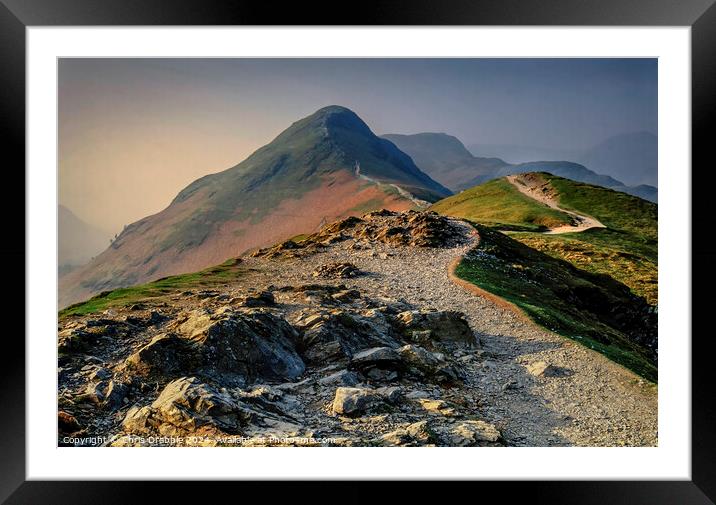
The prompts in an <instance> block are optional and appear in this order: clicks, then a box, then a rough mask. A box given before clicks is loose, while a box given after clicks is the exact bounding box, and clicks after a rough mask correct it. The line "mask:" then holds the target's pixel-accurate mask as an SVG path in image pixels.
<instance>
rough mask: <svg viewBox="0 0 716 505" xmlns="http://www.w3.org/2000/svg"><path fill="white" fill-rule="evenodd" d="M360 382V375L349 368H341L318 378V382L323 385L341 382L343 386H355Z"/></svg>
mask: <svg viewBox="0 0 716 505" xmlns="http://www.w3.org/2000/svg"><path fill="white" fill-rule="evenodd" d="M359 382H360V379H359V378H358V375H357V374H356V373H355V372H351V371H349V370H341V371H339V372H335V373H332V374H331V375H327V376H326V377H322V378H321V379H319V380H318V383H319V384H320V385H322V386H331V385H336V384H340V385H342V386H355V385H356V384H358V383H359Z"/></svg>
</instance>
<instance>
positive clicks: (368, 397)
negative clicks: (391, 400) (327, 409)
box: [333, 387, 383, 416]
mask: <svg viewBox="0 0 716 505" xmlns="http://www.w3.org/2000/svg"><path fill="white" fill-rule="evenodd" d="M382 403H383V397H382V396H381V395H380V394H379V393H377V392H376V391H374V390H370V389H366V388H348V387H341V388H338V389H336V395H335V397H334V398H333V413H334V414H337V415H345V416H357V415H361V414H364V413H366V412H368V411H369V410H373V409H375V408H376V407H378V406H380V405H381V404H382Z"/></svg>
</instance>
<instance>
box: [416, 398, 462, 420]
mask: <svg viewBox="0 0 716 505" xmlns="http://www.w3.org/2000/svg"><path fill="white" fill-rule="evenodd" d="M417 401H418V404H419V405H420V406H421V407H422V408H423V409H425V410H426V411H427V412H429V413H431V414H439V415H441V416H447V417H452V416H455V415H457V412H456V411H455V409H454V408H453V407H451V406H450V405H449V404H448V403H447V402H446V401H445V400H439V399H430V398H418V399H417Z"/></svg>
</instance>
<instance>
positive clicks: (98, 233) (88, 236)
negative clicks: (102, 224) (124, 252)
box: [57, 205, 110, 275]
mask: <svg viewBox="0 0 716 505" xmlns="http://www.w3.org/2000/svg"><path fill="white" fill-rule="evenodd" d="M57 228H58V244H57V265H58V270H59V274H60V275H64V274H66V273H67V272H69V271H71V270H73V269H75V268H77V267H78V266H81V265H84V264H85V263H87V262H89V261H90V260H91V259H92V258H93V257H94V256H96V255H98V254H99V253H101V252H102V251H103V250H104V249H106V248H107V245H108V244H109V239H110V234H109V233H107V232H105V231H102V230H100V229H99V228H97V227H95V226H92V225H90V224H88V223H86V222H85V221H83V220H82V219H80V218H79V217H77V216H76V215H75V214H74V213H73V212H72V211H71V210H70V209H68V208H67V207H65V206H64V205H59V206H58V207H57Z"/></svg>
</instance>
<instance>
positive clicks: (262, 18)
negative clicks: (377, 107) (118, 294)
mask: <svg viewBox="0 0 716 505" xmlns="http://www.w3.org/2000/svg"><path fill="white" fill-rule="evenodd" d="M714 1H715V0H531V1H530V0H460V1H453V0H442V1H440V2H430V1H428V0H413V1H392V2H390V1H384V2H366V1H364V2H360V3H356V4H351V5H354V7H355V8H349V7H350V5H348V4H341V5H339V4H337V3H323V2H312V3H310V4H307V3H304V2H294V3H284V4H281V6H280V8H279V7H277V4H273V3H269V2H256V1H254V2H249V1H240V2H237V1H233V2H231V1H209V0H193V1H192V0H103V1H102V0H0V62H1V63H2V64H1V65H0V128H1V129H2V131H1V132H0V144H1V145H2V153H3V160H4V161H5V163H4V165H5V166H4V170H3V174H2V177H3V179H2V180H3V182H4V188H5V193H4V194H5V196H4V197H3V207H4V208H3V211H4V213H3V215H4V216H5V217H6V219H5V220H4V221H5V222H4V227H3V228H4V231H5V233H6V235H5V236H6V237H8V240H6V241H5V243H4V244H3V247H2V248H0V255H1V259H2V262H3V263H2V264H3V265H5V266H6V272H5V281H6V284H5V285H6V289H7V290H9V291H10V293H9V294H10V295H11V296H10V297H9V300H8V301H7V302H6V304H5V312H6V321H5V322H6V325H4V329H5V332H4V333H5V334H4V338H3V343H2V350H3V356H4V358H5V359H3V362H2V365H0V376H1V377H2V380H1V381H0V423H1V424H2V431H0V502H3V503H8V504H20V503H23V504H24V503H33V504H35V503H37V504H41V503H52V504H62V503H75V504H77V503H97V502H100V500H101V502H102V503H125V502H128V501H133V502H141V501H143V498H147V499H150V497H151V496H152V495H153V494H154V493H151V492H150V493H148V491H159V492H161V493H162V497H163V500H162V501H167V502H169V501H171V502H174V503H188V502H197V501H198V500H203V501H205V500H206V499H212V498H211V496H214V497H217V498H218V496H219V495H224V494H225V493H228V496H231V493H238V492H240V493H241V495H240V496H242V497H248V496H251V495H255V494H256V495H258V496H260V495H261V493H269V494H265V496H267V497H268V496H270V497H271V498H270V501H274V500H275V501H278V499H280V495H278V494H275V493H277V492H278V491H280V492H281V494H284V493H285V495H286V496H294V497H295V496H306V497H307V498H308V497H309V495H308V494H307V492H306V489H305V487H306V484H305V483H297V482H294V483H287V484H284V485H283V486H282V487H280V488H278V489H277V488H276V486H275V485H274V484H270V483H246V482H242V483H232V482H224V483H214V482H212V483H203V484H198V483H180V482H172V483H166V482H164V483H160V482H156V483H155V482H143V483H132V482H96V481H95V482H75V481H72V482H60V481H48V482H39V481H26V479H25V380H26V376H27V374H30V373H32V371H31V370H26V369H25V346H24V341H23V339H22V338H21V335H24V317H22V316H21V314H24V313H25V310H24V309H25V307H26V305H25V303H32V300H27V301H25V297H24V293H25V290H24V287H23V288H20V286H24V281H25V279H24V278H23V273H25V274H26V273H27V270H25V272H23V271H22V269H21V268H19V265H23V264H25V258H26V256H25V252H26V251H25V240H24V237H25V220H24V219H21V217H20V216H21V214H22V210H21V209H24V208H25V206H24V198H25V192H24V188H25V177H24V170H23V168H22V167H24V164H25V142H24V141H25V40H26V39H25V37H26V32H25V28H26V27H29V26H83V25H104V26H106V25H286V24H306V25H374V24H375V25H597V26H608V25H623V26H690V27H691V36H692V165H693V166H701V165H704V168H700V169H699V170H691V173H690V174H689V170H688V168H686V167H672V168H671V169H680V170H683V171H684V176H685V177H688V176H689V175H690V176H691V178H692V216H693V219H692V232H693V233H692V243H691V248H692V265H691V266H692V272H696V273H697V275H693V276H692V278H693V281H692V328H693V329H692V333H693V337H692V340H691V345H692V399H691V404H692V432H691V436H692V447H691V454H692V479H693V480H691V481H674V482H672V481H640V482H628V481H588V482H538V481H523V482H477V483H469V485H470V486H471V489H470V490H466V489H458V490H455V491H457V492H460V491H464V492H468V493H476V494H475V499H484V498H485V496H487V495H486V494H484V493H485V492H489V494H490V495H493V496H494V495H495V494H497V495H498V496H500V501H501V502H507V503H509V502H511V501H514V500H516V499H524V500H527V499H529V500H530V502H531V503H551V504H561V503H565V504H566V503H570V504H573V503H580V504H582V503H583V504H592V503H593V504H600V505H602V504H622V503H624V504H626V503H629V504H640V503H645V504H647V503H648V504H653V505H656V504H708V503H712V504H713V503H714V501H716V411H715V410H716V409H715V407H714V402H713V401H712V400H713V398H714V392H713V384H714V380H713V375H712V368H713V365H712V362H713V357H712V356H713V354H712V353H711V352H710V351H712V350H713V345H712V344H711V341H712V339H711V338H710V337H711V335H712V334H713V332H712V331H709V330H710V327H709V325H708V324H707V321H706V317H707V315H708V314H709V309H710V307H711V305H712V302H713V299H714V296H713V294H711V293H712V292H713V291H712V290H709V287H710V286H712V285H713V282H714V281H716V276H715V275H714V268H713V265H714V260H715V259H716V246H715V245H713V241H710V240H709V234H707V233H697V232H698V231H699V230H708V229H710V226H709V225H710V224H711V221H712V215H713V213H711V212H710V209H709V208H708V207H706V198H705V197H706V192H707V191H709V189H708V184H706V183H705V182H706V181H702V184H698V183H697V181H698V179H699V178H700V176H701V175H705V174H706V173H707V172H706V168H705V167H706V166H708V165H707V163H708V161H709V160H708V158H709V156H710V155H711V152H712V143H713V141H712V140H711V135H710V133H711V130H712V128H709V126H713V123H714V122H715V117H716V6H714V5H713V4H714ZM667 169H670V168H667ZM21 188H23V189H21ZM699 192H703V193H704V194H703V195H702V196H703V197H704V198H698V196H699V195H698V194H699ZM667 232H668V230H667ZM29 268H32V265H26V269H29ZM48 285H53V284H52V283H51V282H49V281H48ZM6 293H7V292H6ZM20 300H22V302H21V301H20ZM21 304H22V307H20V305H21ZM684 317H687V315H686V314H685V315H684ZM8 322H9V323H10V325H7V323H8ZM13 323H14V324H13ZM683 337H684V338H688V335H684V336H683ZM87 457H88V458H91V457H92V454H91V452H89V451H88V453H87ZM545 464H549V463H548V462H545ZM337 485H339V484H338V483H332V484H324V485H322V486H323V489H322V490H321V491H320V493H311V495H310V496H311V501H314V502H315V501H317V500H319V501H322V500H326V501H342V502H346V501H348V502H352V503H353V502H358V501H361V502H365V501H367V500H372V499H374V497H380V496H387V495H384V494H383V493H384V491H383V490H382V486H386V485H387V484H385V483H383V484H380V483H362V484H361V485H360V486H359V484H358V483H348V484H342V486H343V488H342V489H340V490H336V489H333V486H337ZM453 485H454V486H458V487H464V486H465V485H468V484H451V486H453ZM206 486H211V491H210V494H207V491H208V490H207V489H204V488H205V487H206ZM326 486H328V488H326ZM377 487H381V489H377ZM434 489H435V486H433V485H432V484H426V483H413V484H412V485H411V486H410V490H409V492H410V494H412V493H415V494H416V495H421V496H425V493H427V492H429V491H431V490H434ZM455 491H451V492H450V493H451V495H452V496H456V495H454V494H453V493H454V492H455ZM405 492H406V490H401V493H405ZM442 492H444V490H443V491H442ZM247 493H249V494H247ZM236 496H237V499H238V496H239V495H236ZM403 497H404V499H403V500H401V501H404V500H406V499H408V496H406V495H403ZM505 500H506V501H505Z"/></svg>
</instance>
